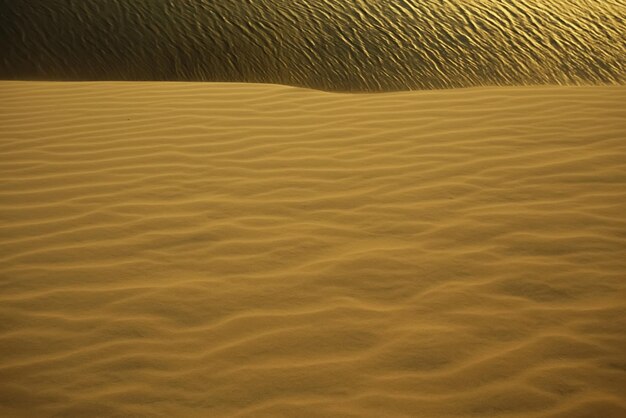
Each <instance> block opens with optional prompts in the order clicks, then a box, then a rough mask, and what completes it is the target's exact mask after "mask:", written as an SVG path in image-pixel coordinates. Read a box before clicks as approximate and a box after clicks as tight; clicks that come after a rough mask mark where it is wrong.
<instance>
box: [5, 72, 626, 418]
mask: <svg viewBox="0 0 626 418" xmlns="http://www.w3.org/2000/svg"><path fill="white" fill-rule="evenodd" d="M0 96H1V97H2V100H0V107H1V108H2V109H1V111H0V126H2V133H1V138H0V139H1V140H0V173H1V175H2V179H3V181H2V183H1V184H0V217H1V218H2V226H1V229H0V266H1V268H0V274H1V279H0V290H1V291H0V415H2V416H10V417H21V416H24V417H33V416H37V417H46V416H64V417H65V416H66V417H79V416H85V417H96V416H97V417H106V416H111V417H112V416H117V417H121V416H123V417H134V416H136V417H158V416H164V417H165V416H168V417H169V416H176V417H195V416H197V417H207V416H211V417H221V416H237V417H305V416H309V417H372V418H378V417H393V416H405V417H417V416H419V417H427V418H428V417H450V418H452V417H499V416H502V417H504V416H506V417H554V418H556V417H563V418H565V417H568V418H570V417H592V416H595V417H603V418H606V417H623V416H624V414H625V413H626V399H625V398H624V391H623V389H624V387H625V385H626V373H625V367H626V363H625V362H624V359H625V358H626V357H625V356H626V336H625V333H624V329H626V323H625V318H626V316H625V314H626V304H625V300H626V299H625V296H626V282H625V281H624V272H625V271H626V261H625V260H626V259H625V258H624V253H625V251H624V250H625V249H626V216H625V215H624V214H625V213H626V207H625V206H626V205H625V202H626V188H625V186H626V147H625V144H624V134H625V131H624V118H625V116H626V112H625V111H624V109H626V106H624V103H625V100H626V90H625V89H624V88H621V87H610V88H609V87H594V88H511V89H478V90H477V89H470V90H459V91H447V92H420V93H417V92H414V93H394V94H382V95H341V94H330V93H321V92H313V91H305V90H300V89H296V88H290V87H279V86H268V85H225V84H215V85H193V84H177V83H174V84H150V83H147V84H146V83H144V84H127V83H120V84H115V83H109V84H98V83H83V84H71V83H70V84H66V83H62V84H54V83H12V82H11V83H9V82H3V83H1V84H0Z"/></svg>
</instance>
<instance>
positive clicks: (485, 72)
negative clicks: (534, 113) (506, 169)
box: [0, 0, 626, 91]
mask: <svg viewBox="0 0 626 418" xmlns="http://www.w3.org/2000/svg"><path fill="white" fill-rule="evenodd" d="M0 42H1V45H2V56H1V58H0V78H4V79H7V78H10V79H57V80H112V79H116V80H203V81H246V82H266V83H279V84H289V85H295V86H306V87H312V88H317V89H323V90H335V91H387V90H409V89H432V88H448V87H471V86H486V85H489V86H492V85H529V84H533V85H536V84H624V83H626V2H625V1H624V0H541V1H536V0H533V1H531V0H528V1H526V0H515V1H511V0H402V1H400V0H368V1H364V0H220V1H208V0H176V1H167V0H132V1H130V0H98V1H85V0H55V1H51V0H28V1H16V0H0Z"/></svg>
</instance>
